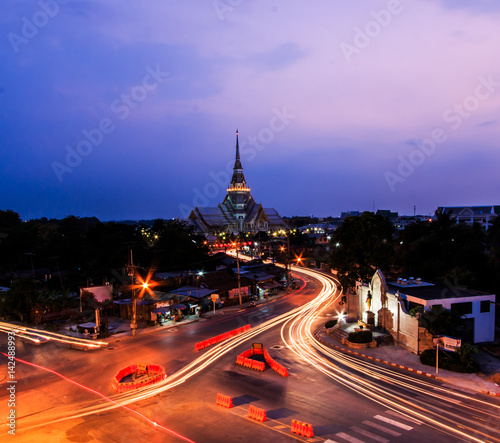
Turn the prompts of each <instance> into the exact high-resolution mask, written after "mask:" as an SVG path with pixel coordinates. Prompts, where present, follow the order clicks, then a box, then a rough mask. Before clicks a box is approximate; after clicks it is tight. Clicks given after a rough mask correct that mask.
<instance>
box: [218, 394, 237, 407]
mask: <svg viewBox="0 0 500 443" xmlns="http://www.w3.org/2000/svg"><path fill="white" fill-rule="evenodd" d="M215 404H216V405H219V406H223V407H224V408H232V407H233V399H232V398H231V397H229V396H228V395H224V394H217V400H216V401H215Z"/></svg>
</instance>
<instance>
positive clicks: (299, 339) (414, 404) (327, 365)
mask: <svg viewBox="0 0 500 443" xmlns="http://www.w3.org/2000/svg"><path fill="white" fill-rule="evenodd" d="M294 270H295V271H297V272H300V273H303V274H305V275H307V276H309V277H312V278H314V279H316V280H318V281H319V282H320V283H321V284H322V285H323V289H322V290H321V291H320V293H319V294H318V296H317V297H316V298H315V299H314V300H311V301H310V302H308V303H306V304H304V305H303V306H300V307H298V308H295V309H293V310H291V311H289V312H287V313H285V314H282V315H280V316H277V317H275V318H272V319H270V320H268V321H266V322H264V323H262V324H260V325H259V326H256V327H254V328H252V329H250V330H249V331H247V332H245V333H244V334H241V335H239V336H236V337H233V338H232V339H229V340H226V341H225V342H223V343H220V344H218V345H214V346H213V347H211V348H209V349H208V350H206V351H204V353H203V354H202V355H200V356H199V357H198V358H196V359H195V360H194V361H192V362H191V363H190V364H188V365H187V366H185V367H184V368H182V369H180V370H179V371H177V372H176V373H174V374H172V375H171V376H170V377H169V378H168V379H166V380H164V381H162V382H160V383H159V384H156V385H153V386H147V387H144V388H143V389H141V390H139V391H134V392H130V393H126V394H121V395H116V396H114V397H110V398H111V400H112V402H113V403H111V404H110V403H109V402H107V403H105V404H103V403H102V402H101V403H100V404H97V405H91V406H88V407H86V408H83V409H80V411H79V413H78V414H72V415H71V414H70V415H66V414H64V413H63V412H60V413H59V414H60V417H59V418H55V419H54V420H52V421H50V422H47V421H45V422H44V423H43V424H35V425H32V426H31V428H35V427H39V426H44V425H47V424H52V423H57V422H60V421H64V420H69V419H75V418H80V417H84V416H87V415H91V414H95V413H98V412H105V411H109V410H112V409H115V408H117V407H122V406H125V405H128V404H130V403H133V402H137V401H140V400H143V399H147V398H150V397H152V396H155V395H157V394H159V393H162V392H164V391H166V390H169V389H171V388H173V387H175V386H178V385H180V384H182V383H184V382H185V381H187V380H188V379H189V378H190V377H192V376H194V375H196V374H198V373H199V372H201V371H203V370H204V369H205V368H206V367H208V366H209V365H210V364H212V363H214V362H215V361H216V360H217V359H219V358H220V357H222V356H223V355H225V354H227V353H228V352H232V351H233V350H234V349H235V348H236V347H238V346H240V345H241V344H243V343H244V342H246V341H248V340H250V339H251V338H253V337H255V336H257V335H259V334H261V333H263V332H265V331H267V330H269V329H271V328H274V327H277V326H279V325H282V328H281V336H282V339H283V341H284V343H285V344H286V345H287V346H288V347H289V348H290V349H291V350H292V352H294V353H295V354H296V355H298V356H299V357H300V359H302V360H303V361H307V362H309V363H310V364H312V365H313V366H314V367H315V368H316V369H318V370H320V371H321V372H322V373H323V374H325V375H326V376H328V377H330V378H332V379H333V380H335V381H336V382H337V383H339V384H342V385H343V386H346V387H347V388H349V389H351V390H354V391H355V392H357V393H358V394H360V395H363V396H364V397H366V398H369V399H370V400H372V401H375V402H377V403H379V404H381V405H384V406H385V407H388V408H390V409H392V410H394V411H397V412H399V413H401V414H403V415H406V416H407V417H411V418H412V419H413V420H417V421H418V422H425V423H426V424H427V425H429V426H432V427H434V428H436V429H439V430H441V431H443V432H447V433H450V434H453V435H455V436H456V435H457V434H458V435H459V436H460V437H466V438H468V439H469V440H473V441H477V442H480V441H484V440H480V439H478V438H475V437H473V436H472V435H470V433H471V432H479V431H476V430H474V429H471V428H464V429H465V431H460V430H457V429H456V428H453V427H452V426H449V425H447V424H446V423H444V419H443V418H442V417H440V416H439V415H438V413H439V414H441V415H443V413H446V412H448V411H445V410H442V409H439V408H438V407H436V409H437V411H436V412H435V413H434V414H432V413H431V411H429V403H425V404H423V405H421V404H418V401H419V400H417V399H415V394H414V392H412V393H410V394H409V395H406V394H401V393H398V392H396V391H394V392H393V391H391V390H390V389H389V388H382V387H379V386H376V385H374V384H373V383H371V382H370V381H368V380H369V378H372V379H376V380H377V381H378V382H380V381H382V382H386V383H392V384H393V385H395V386H397V387H400V388H405V389H411V390H412V391H415V390H417V392H419V393H420V394H421V395H428V394H429V392H426V390H427V391H428V390H429V389H433V390H438V391H439V392H440V393H441V394H448V395H451V396H454V397H455V398H452V399H449V398H447V397H445V396H444V395H441V394H440V395H439V396H436V395H434V394H431V395H433V401H434V400H435V399H436V397H437V398H439V399H440V400H442V401H448V402H451V403H453V402H455V403H456V401H457V400H456V398H457V397H458V398H461V399H466V400H467V401H468V402H470V403H471V404H469V405H464V404H461V405H460V406H461V407H463V408H465V409H467V408H468V409H469V410H471V411H474V412H480V413H483V414H484V412H485V411H484V410H480V409H479V406H481V404H486V405H488V406H489V407H492V404H491V403H487V402H484V401H480V400H477V399H475V398H473V397H470V396H467V395H466V394H463V393H457V392H455V391H452V390H447V389H445V388H442V387H439V386H436V385H432V384H430V383H427V382H425V381H422V380H420V379H418V378H413V377H410V376H403V375H401V374H399V373H398V372H396V371H394V370H391V369H385V368H383V367H380V366H377V365H374V364H372V363H368V362H365V361H364V360H359V359H356V358H354V357H352V356H348V355H345V354H343V353H341V352H338V351H335V350H332V349H331V348H329V347H327V346H324V345H323V344H321V343H320V342H319V341H318V340H317V339H316V338H315V336H314V334H313V333H312V330H313V323H314V321H316V319H317V316H318V315H319V314H320V313H321V312H322V311H324V310H325V309H327V308H328V307H330V306H331V305H332V304H333V303H335V302H336V301H337V300H338V299H339V297H340V296H341V294H340V292H339V291H338V289H337V285H336V282H335V280H334V279H333V278H332V277H331V276H328V275H323V274H321V273H319V272H317V271H311V270H308V269H306V268H300V269H296V268H295V269H294ZM287 328H288V334H287V333H286V332H285V331H286V329H287ZM332 359H333V360H336V361H337V362H339V363H342V364H343V365H346V366H347V367H349V368H350V369H351V370H352V371H356V373H354V374H353V372H349V371H346V370H344V369H342V368H340V367H339V366H337V365H335V364H333V362H332V361H331V360H332ZM358 373H360V374H361V376H360V375H358ZM409 379H411V381H412V383H415V385H413V384H411V383H409V382H408V380H409ZM472 405H479V406H472ZM454 406H457V405H456V404H454ZM497 409H498V407H497ZM468 414H470V412H468ZM490 415H491V416H492V417H495V416H497V415H496V414H494V413H493V412H492V413H491V414H490ZM436 416H437V418H436ZM448 416H452V414H451V413H449V412H448ZM460 418H461V419H462V420H463V418H464V417H463V416H460ZM23 420H29V418H28V417H26V419H24V418H23ZM494 420H496V419H495V418H494V419H493V423H495V421H494ZM470 421H472V420H470ZM25 429H30V428H29V427H25ZM466 431H469V432H470V433H467V432H466ZM495 432H496V431H495ZM483 435H485V434H483ZM485 437H489V438H490V440H491V438H492V437H491V436H486V435H485ZM496 441H500V440H498V439H497V440H496Z"/></svg>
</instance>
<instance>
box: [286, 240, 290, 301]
mask: <svg viewBox="0 0 500 443" xmlns="http://www.w3.org/2000/svg"><path fill="white" fill-rule="evenodd" d="M286 292H287V293H289V292H290V233H288V235H287V236H286Z"/></svg>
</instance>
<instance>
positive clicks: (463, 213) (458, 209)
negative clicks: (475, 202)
mask: <svg viewBox="0 0 500 443" xmlns="http://www.w3.org/2000/svg"><path fill="white" fill-rule="evenodd" d="M437 212H438V214H448V215H449V216H450V219H451V220H453V221H455V222H456V223H466V224H470V225H472V224H474V223H478V224H480V225H481V226H482V227H483V228H484V229H485V230H488V228H489V227H490V226H491V224H492V223H493V220H495V219H496V218H497V217H498V215H499V214H500V206H440V207H439V208H438V210H437Z"/></svg>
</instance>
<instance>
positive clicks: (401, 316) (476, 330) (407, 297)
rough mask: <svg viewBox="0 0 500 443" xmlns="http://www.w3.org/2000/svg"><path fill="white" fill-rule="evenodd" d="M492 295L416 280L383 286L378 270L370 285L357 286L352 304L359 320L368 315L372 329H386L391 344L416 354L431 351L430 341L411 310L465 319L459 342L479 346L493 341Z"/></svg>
mask: <svg viewBox="0 0 500 443" xmlns="http://www.w3.org/2000/svg"><path fill="white" fill-rule="evenodd" d="M494 303H495V295H494V294H489V293H486V292H481V291H475V290H472V289H466V288H461V287H453V286H449V287H448V286H442V285H438V284H435V283H431V282H425V281H422V280H421V279H420V278H417V279H415V278H409V279H398V280H396V281H392V282H387V283H386V281H385V277H384V276H383V274H382V272H381V271H380V270H378V271H377V272H376V273H375V274H374V276H373V278H372V279H371V281H370V283H368V284H367V283H359V284H358V285H357V288H356V297H355V300H354V303H352V305H353V306H352V308H353V311H354V312H355V313H356V314H357V316H358V317H359V318H363V319H365V318H367V317H369V315H368V314H367V313H368V312H370V313H371V314H372V316H373V317H372V318H373V321H374V324H375V325H378V326H382V327H383V328H385V329H387V330H388V331H389V332H390V334H391V335H392V336H393V338H394V340H395V342H396V343H397V344H400V345H402V346H405V347H407V348H409V349H411V350H412V351H414V352H417V353H420V352H422V351H423V350H425V349H426V348H429V347H432V340H431V339H432V337H431V336H429V334H428V333H427V334H426V331H423V329H424V328H421V327H419V323H418V318H417V316H412V315H410V311H411V310H412V309H413V308H417V307H421V309H423V310H424V311H430V310H431V309H432V308H433V307H442V308H445V309H448V310H450V311H452V312H454V313H456V314H458V315H460V316H461V317H463V318H464V319H465V330H464V334H463V337H461V338H462V339H464V340H465V341H466V342H472V343H483V342H492V341H494V340H495V304H494Z"/></svg>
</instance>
